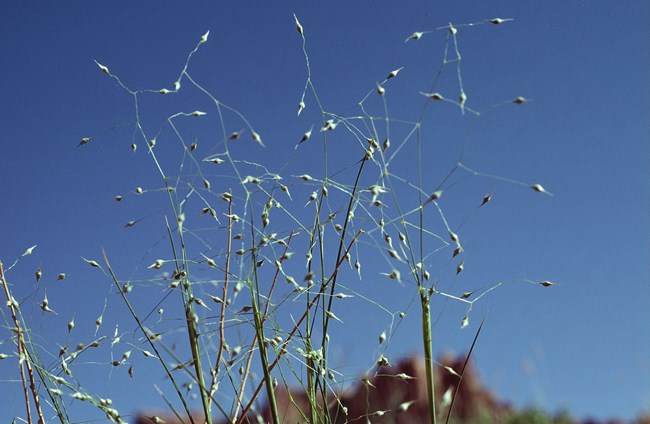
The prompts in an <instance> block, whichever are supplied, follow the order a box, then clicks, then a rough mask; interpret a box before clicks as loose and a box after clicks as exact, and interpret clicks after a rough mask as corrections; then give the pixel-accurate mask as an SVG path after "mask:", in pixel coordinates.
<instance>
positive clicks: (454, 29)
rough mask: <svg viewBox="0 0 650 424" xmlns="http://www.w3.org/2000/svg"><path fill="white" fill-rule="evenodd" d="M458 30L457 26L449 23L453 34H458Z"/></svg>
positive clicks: (450, 31)
mask: <svg viewBox="0 0 650 424" xmlns="http://www.w3.org/2000/svg"><path fill="white" fill-rule="evenodd" d="M457 32H458V30H457V29H456V27H455V26H453V25H451V24H450V25H449V33H450V34H451V35H456V33H457Z"/></svg>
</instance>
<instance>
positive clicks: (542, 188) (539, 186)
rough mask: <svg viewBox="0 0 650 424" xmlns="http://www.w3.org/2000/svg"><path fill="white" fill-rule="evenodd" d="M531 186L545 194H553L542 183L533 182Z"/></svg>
mask: <svg viewBox="0 0 650 424" xmlns="http://www.w3.org/2000/svg"><path fill="white" fill-rule="evenodd" d="M530 188H532V189H533V190H535V191H536V192H538V193H544V194H548V195H551V193H549V192H548V191H546V189H545V188H544V187H542V185H541V184H533V185H532V186H530Z"/></svg>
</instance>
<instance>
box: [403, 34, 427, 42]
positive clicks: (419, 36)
mask: <svg viewBox="0 0 650 424" xmlns="http://www.w3.org/2000/svg"><path fill="white" fill-rule="evenodd" d="M423 35H424V32H423V31H422V32H414V33H413V34H411V35H409V36H408V37H406V40H404V42H405V43H406V42H407V41H410V40H419V39H420V38H422V36H423Z"/></svg>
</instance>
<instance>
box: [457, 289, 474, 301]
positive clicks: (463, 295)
mask: <svg viewBox="0 0 650 424" xmlns="http://www.w3.org/2000/svg"><path fill="white" fill-rule="evenodd" d="M473 294H474V292H473V291H471V292H465V293H463V294H462V295H461V296H460V298H461V299H468V298H469V297H470V296H471V295H473Z"/></svg>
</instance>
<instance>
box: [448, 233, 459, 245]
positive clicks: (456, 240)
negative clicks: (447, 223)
mask: <svg viewBox="0 0 650 424" xmlns="http://www.w3.org/2000/svg"><path fill="white" fill-rule="evenodd" d="M449 238H450V239H451V241H453V242H454V243H456V244H458V234H456V233H454V232H453V231H449Z"/></svg>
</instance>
